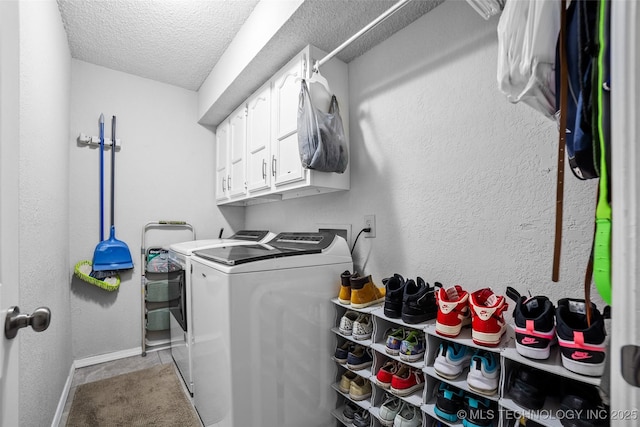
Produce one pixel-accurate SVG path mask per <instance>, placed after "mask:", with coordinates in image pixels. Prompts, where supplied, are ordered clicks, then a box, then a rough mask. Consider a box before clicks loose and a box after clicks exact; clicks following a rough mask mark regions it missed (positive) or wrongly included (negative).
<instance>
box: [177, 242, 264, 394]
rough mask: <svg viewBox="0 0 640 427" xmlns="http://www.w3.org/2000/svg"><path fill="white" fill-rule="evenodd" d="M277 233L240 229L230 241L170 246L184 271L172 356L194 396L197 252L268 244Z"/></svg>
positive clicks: (183, 243)
mask: <svg viewBox="0 0 640 427" xmlns="http://www.w3.org/2000/svg"><path fill="white" fill-rule="evenodd" d="M273 237H275V233H272V232H270V231H266V230H240V231H238V232H237V233H235V234H234V235H232V236H231V237H229V238H226V239H209V240H193V241H187V242H181V243H174V244H172V245H170V246H169V260H170V261H171V262H173V263H175V264H177V265H180V267H181V268H182V275H181V278H180V283H179V285H180V300H179V302H178V304H177V305H176V306H174V307H170V308H169V311H170V313H171V315H170V316H169V325H170V336H171V356H172V358H173V360H174V362H175V364H176V366H177V367H178V371H179V372H180V375H181V376H182V379H183V380H184V383H185V385H186V386H187V389H188V390H189V393H191V395H192V396H193V375H192V370H193V368H192V365H193V363H192V357H191V343H192V341H193V340H192V336H191V329H190V325H191V314H190V313H191V274H190V273H191V255H192V254H193V251H195V250H198V249H205V248H214V247H217V246H235V245H251V244H255V243H260V242H267V241H269V240H271V239H273Z"/></svg>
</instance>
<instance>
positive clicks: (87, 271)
mask: <svg viewBox="0 0 640 427" xmlns="http://www.w3.org/2000/svg"><path fill="white" fill-rule="evenodd" d="M92 270H93V268H92V264H91V261H80V262H79V263H77V264H76V267H75V269H74V272H75V274H76V276H78V277H79V278H80V279H82V280H84V281H85V282H87V283H91V284H92V285H95V286H98V287H99V288H102V289H104V290H106V291H115V290H116V289H118V288H119V287H120V276H118V275H117V274H115V275H114V276H109V277H105V278H103V279H102V280H99V279H96V278H95V277H91V272H92Z"/></svg>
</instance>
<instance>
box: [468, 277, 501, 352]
mask: <svg viewBox="0 0 640 427" xmlns="http://www.w3.org/2000/svg"><path fill="white" fill-rule="evenodd" d="M469 305H470V306H471V329H472V330H471V337H472V338H473V342H474V343H476V344H478V345H484V346H487V347H496V346H498V344H500V340H501V339H502V335H503V334H504V333H505V332H506V330H507V325H506V324H505V322H504V316H503V313H504V312H505V311H506V310H507V308H508V307H509V304H507V302H506V301H505V298H504V297H503V296H501V295H500V296H498V295H496V294H495V293H493V291H492V290H491V289H490V288H484V289H480V290H479V291H475V292H474V293H472V294H471V297H470V298H469Z"/></svg>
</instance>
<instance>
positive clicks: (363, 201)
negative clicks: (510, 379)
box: [246, 1, 602, 307]
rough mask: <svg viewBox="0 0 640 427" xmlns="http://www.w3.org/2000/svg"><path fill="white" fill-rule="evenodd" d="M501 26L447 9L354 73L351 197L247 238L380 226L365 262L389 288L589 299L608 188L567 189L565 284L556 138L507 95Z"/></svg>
mask: <svg viewBox="0 0 640 427" xmlns="http://www.w3.org/2000/svg"><path fill="white" fill-rule="evenodd" d="M496 26H497V18H493V19H492V20H490V21H485V20H484V19H482V18H481V17H480V16H479V15H478V14H477V13H476V12H475V11H474V10H473V9H472V8H471V7H470V6H469V5H468V4H467V3H466V2H463V1H453V2H445V3H444V4H442V5H441V6H438V7H437V8H436V9H435V10H434V11H433V12H430V13H428V14H427V15H425V16H424V17H422V18H421V19H419V20H417V21H416V22H414V23H413V24H411V25H410V26H408V27H407V28H405V29H404V30H402V31H400V32H398V33H396V34H395V35H394V36H392V37H391V38H389V39H387V40H386V41H385V42H383V43H381V44H380V45H378V46H376V47H375V48H373V49H371V50H370V51H368V52H367V53H366V54H364V55H362V56H361V57H359V58H357V59H355V60H354V61H352V62H351V63H350V64H349V85H350V116H351V118H350V127H351V135H350V144H351V145H350V147H351V148H350V150H351V153H350V160H351V162H352V163H351V174H352V175H351V190H350V191H348V192H341V193H334V194H327V195H321V196H312V197H305V198H301V199H297V200H290V201H285V202H275V203H268V204H261V205H255V206H250V207H247V208H246V209H247V211H246V227H247V228H271V229H275V230H298V229H300V230H312V229H314V227H315V225H316V224H317V223H351V224H353V233H352V236H353V238H355V236H356V234H357V232H358V231H359V230H360V229H361V228H362V222H363V215H365V214H370V213H373V214H375V215H376V225H377V237H376V238H375V239H364V238H362V237H361V238H360V240H359V241H358V243H357V247H356V249H355V252H354V261H355V262H356V267H357V269H358V271H360V272H361V273H362V274H372V275H373V278H374V281H376V282H377V283H378V284H379V285H382V283H381V282H382V278H384V277H388V276H390V275H392V274H393V273H400V274H402V275H403V276H405V277H411V278H415V276H421V277H423V278H424V279H425V280H427V281H428V282H433V281H440V282H442V283H443V284H445V285H451V284H454V283H460V284H461V285H462V286H463V287H465V288H467V289H469V290H475V289H479V288H481V287H486V286H490V287H492V288H493V289H494V290H495V291H496V292H500V293H503V292H504V291H505V288H506V286H508V285H511V286H514V287H516V288H517V289H519V291H520V292H521V293H525V292H527V290H530V291H531V293H532V294H545V295H548V296H549V297H550V298H551V299H552V301H557V299H559V298H561V297H565V296H572V297H581V296H582V281H583V277H584V269H585V266H586V262H587V255H588V252H589V248H590V238H591V235H592V228H593V215H594V201H595V186H594V185H595V183H594V182H586V183H585V182H580V181H578V180H577V179H575V178H573V177H572V176H567V185H566V190H565V203H566V205H565V222H564V224H565V225H564V233H565V234H564V245H563V253H562V268H561V275H560V278H561V281H560V282H559V283H553V282H551V262H552V254H553V233H554V215H555V214H554V212H555V211H554V208H555V182H556V161H557V160H556V159H557V154H556V153H557V148H556V147H557V130H556V127H555V125H554V124H553V123H551V122H550V121H548V120H546V119H545V118H543V117H542V116H541V115H540V114H538V113H536V112H534V111H533V110H532V109H530V108H529V107H527V106H525V105H512V104H509V103H508V102H507V101H506V100H505V98H504V96H503V95H502V94H501V93H500V92H499V91H498V89H497V84H496V63H497V36H496ZM567 173H568V175H570V172H569V171H567ZM593 293H594V294H595V291H594V292H593ZM595 302H596V303H597V304H598V306H599V307H602V302H601V300H600V299H599V298H597V297H596V300H595ZM512 306H513V305H512Z"/></svg>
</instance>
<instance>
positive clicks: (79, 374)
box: [58, 349, 190, 427]
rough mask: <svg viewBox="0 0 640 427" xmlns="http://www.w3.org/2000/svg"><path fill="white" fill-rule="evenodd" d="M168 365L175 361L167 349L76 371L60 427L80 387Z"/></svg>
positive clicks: (64, 423)
mask: <svg viewBox="0 0 640 427" xmlns="http://www.w3.org/2000/svg"><path fill="white" fill-rule="evenodd" d="M168 363H170V364H173V359H172V358H171V351H170V350H169V349H166V350H158V351H152V352H148V353H147V355H146V356H145V357H142V356H131V357H127V358H124V359H119V360H114V361H111V362H105V363H100V364H98V365H92V366H87V367H84V368H78V369H76V370H75V372H74V373H73V379H72V381H71V389H70V390H69V396H68V397H67V401H66V403H65V405H64V412H63V413H62V417H61V419H60V424H59V425H58V426H59V427H64V426H65V425H66V424H67V417H68V416H69V411H70V409H71V402H73V396H74V395H75V392H76V388H77V387H78V386H79V385H81V384H86V383H90V382H93V381H98V380H102V379H105V378H110V377H114V376H116V375H120V374H127V373H129V372H134V371H138V370H141V369H147V368H151V367H153V366H156V365H161V364H168ZM176 373H177V370H176ZM178 375H179V374H178ZM181 381H182V379H181ZM182 386H183V387H182V388H183V391H184V393H185V394H186V395H187V397H188V398H189V395H188V393H187V389H186V387H185V386H184V384H182ZM189 399H190V398H189Z"/></svg>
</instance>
